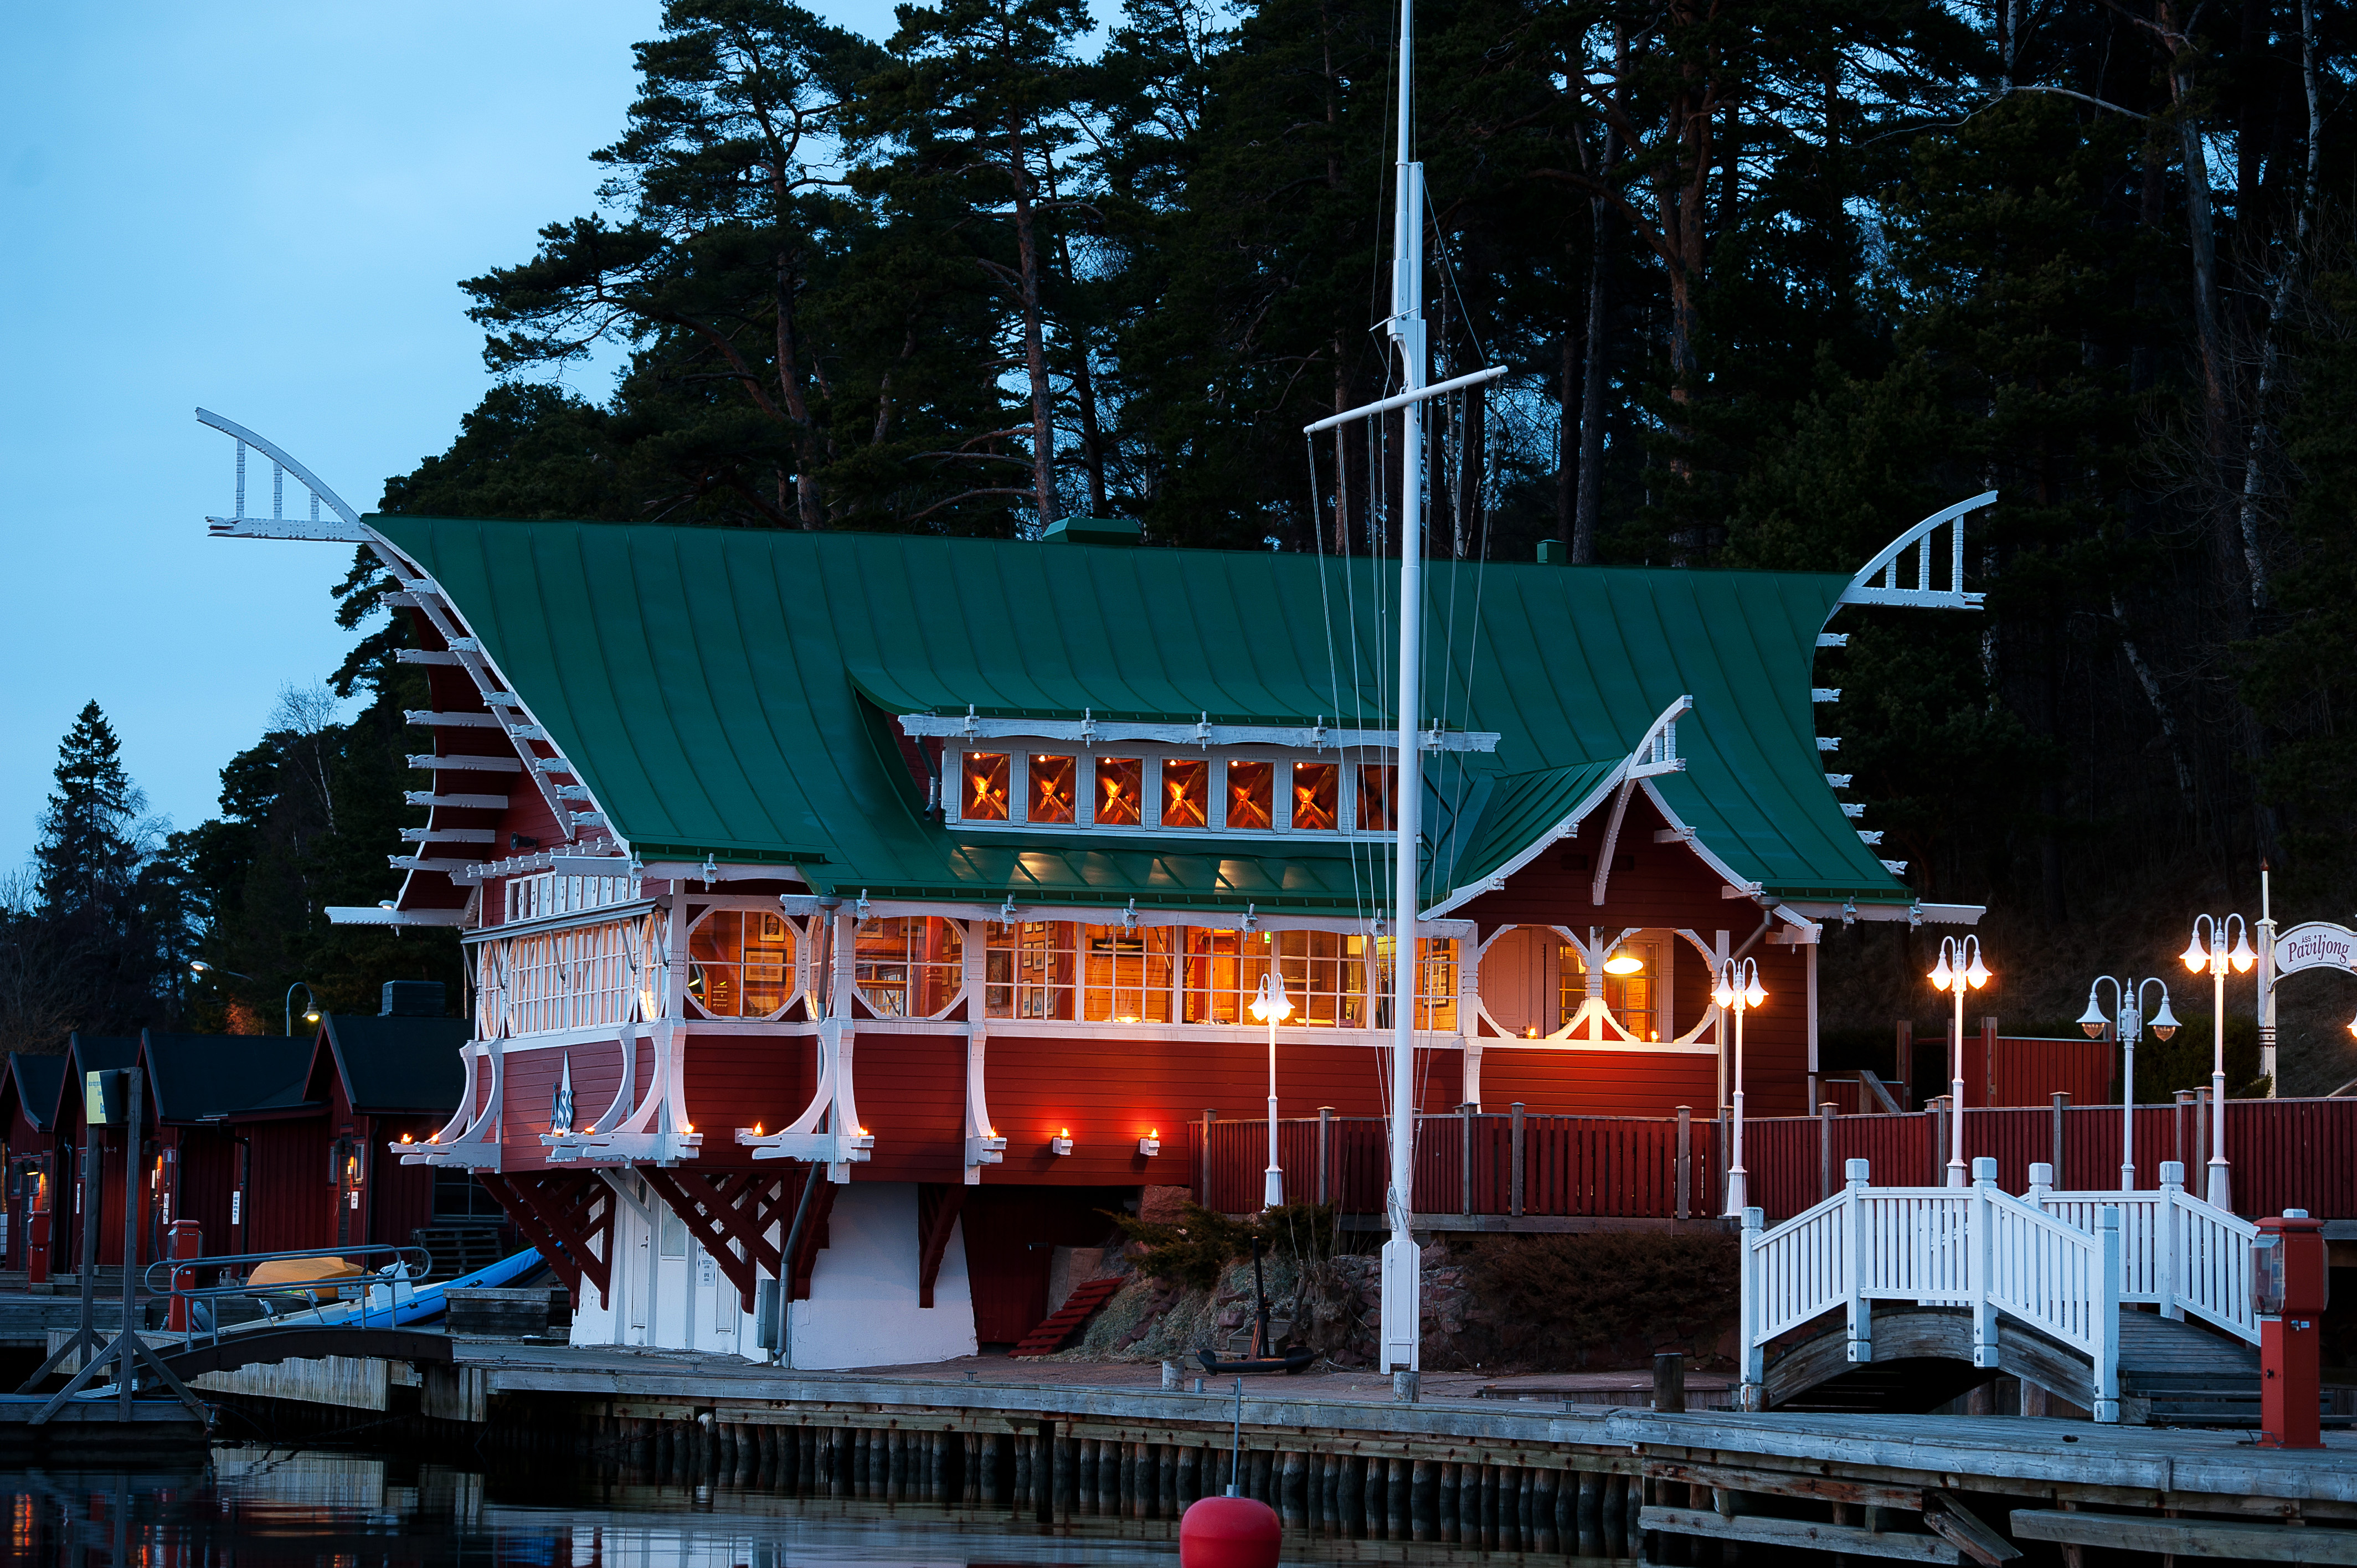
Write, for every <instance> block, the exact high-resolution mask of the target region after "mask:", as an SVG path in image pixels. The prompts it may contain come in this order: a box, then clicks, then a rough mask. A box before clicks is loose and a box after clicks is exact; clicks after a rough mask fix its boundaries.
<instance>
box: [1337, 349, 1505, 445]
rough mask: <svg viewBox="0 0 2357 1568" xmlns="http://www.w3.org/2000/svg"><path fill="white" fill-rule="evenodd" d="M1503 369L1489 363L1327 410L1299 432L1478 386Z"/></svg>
mask: <svg viewBox="0 0 2357 1568" xmlns="http://www.w3.org/2000/svg"><path fill="white" fill-rule="evenodd" d="M1507 373H1508V372H1507V370H1506V367H1505V366H1503V365H1492V366H1491V367H1490V368H1489V369H1488V370H1486V371H1473V372H1472V373H1471V374H1470V375H1463V376H1456V377H1452V378H1451V379H1449V380H1448V381H1435V382H1433V383H1432V385H1430V386H1428V387H1418V388H1416V389H1415V391H1413V392H1397V393H1394V395H1392V396H1390V397H1387V398H1383V399H1381V400H1379V401H1377V402H1374V403H1361V404H1360V405H1359V406H1358V407H1356V408H1352V409H1345V410H1344V411H1343V412H1342V413H1332V414H1328V415H1327V416H1326V417H1325V418H1324V419H1321V420H1318V422H1317V423H1316V424H1305V425H1303V426H1302V427H1301V434H1303V435H1317V434H1318V432H1319V431H1321V430H1331V429H1333V428H1334V427H1335V426H1336V425H1338V424H1349V423H1350V422H1351V421H1352V420H1354V419H1372V417H1374V416H1375V415H1376V414H1379V413H1390V412H1391V411H1392V410H1394V409H1395V408H1405V407H1406V406H1407V405H1408V404H1410V403H1422V402H1424V401H1425V400H1426V399H1427V398H1436V397H1440V396H1443V395H1445V394H1446V393H1448V392H1457V391H1459V390H1461V389H1463V388H1465V387H1470V386H1479V385H1480V384H1481V383H1482V382H1484V381H1496V380H1497V379H1498V378H1499V377H1501V376H1503V375H1505V374H1507Z"/></svg>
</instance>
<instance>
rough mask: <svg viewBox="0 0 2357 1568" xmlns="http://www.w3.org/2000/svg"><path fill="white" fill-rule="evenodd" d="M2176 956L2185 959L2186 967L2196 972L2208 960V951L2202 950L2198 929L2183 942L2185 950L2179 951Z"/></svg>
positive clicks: (2198, 971)
mask: <svg viewBox="0 0 2357 1568" xmlns="http://www.w3.org/2000/svg"><path fill="white" fill-rule="evenodd" d="M2177 956H2178V957H2179V958H2181V959H2183V960H2184V961H2185V967H2186V968H2188V969H2190V970H2191V971H2192V972H2194V973H2196V974H2199V973H2201V966H2202V965H2203V964H2205V963H2208V962H2209V961H2210V955H2209V953H2207V952H2206V951H2204V950H2202V946H2201V932H2199V931H2196V932H2194V933H2193V935H2192V936H2191V937H2190V938H2189V939H2188V940H2187V941H2186V943H2185V950H2184V951H2183V952H2181V953H2179V954H2178V955H2177Z"/></svg>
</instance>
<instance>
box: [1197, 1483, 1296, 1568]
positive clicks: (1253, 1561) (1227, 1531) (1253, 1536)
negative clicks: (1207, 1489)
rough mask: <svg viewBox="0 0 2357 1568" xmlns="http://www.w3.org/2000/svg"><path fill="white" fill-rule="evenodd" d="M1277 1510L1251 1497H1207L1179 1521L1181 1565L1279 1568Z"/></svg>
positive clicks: (1280, 1538)
mask: <svg viewBox="0 0 2357 1568" xmlns="http://www.w3.org/2000/svg"><path fill="white" fill-rule="evenodd" d="M1284 1532H1285V1531H1284V1526H1283V1525H1281V1524H1280V1523H1279V1522H1278V1521H1277V1517H1276V1510H1275V1509H1273V1508H1271V1507H1269V1506H1268V1505H1267V1504H1266V1503H1264V1502H1256V1501H1254V1499H1253V1498H1202V1499H1200V1501H1198V1502H1197V1503H1195V1505H1194V1506H1193V1507H1191V1508H1189V1509H1188V1510H1187V1515H1186V1517H1185V1518H1184V1519H1181V1520H1179V1568H1276V1554H1277V1548H1278V1545H1279V1542H1280V1541H1281V1540H1282V1538H1283V1535H1284Z"/></svg>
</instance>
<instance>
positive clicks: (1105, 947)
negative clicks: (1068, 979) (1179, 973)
mask: <svg viewBox="0 0 2357 1568" xmlns="http://www.w3.org/2000/svg"><path fill="white" fill-rule="evenodd" d="M1081 946H1082V950H1083V952H1084V954H1085V961H1084V963H1083V965H1082V975H1081V1016H1082V1017H1083V1018H1085V1019H1087V1020H1088V1021H1089V1022H1091V1023H1092V1024H1101V1023H1114V1024H1167V1023H1168V1022H1170V928H1168V926H1146V927H1143V928H1141V929H1137V930H1135V931H1125V930H1124V929H1121V928H1120V927H1119V926H1082V928H1081Z"/></svg>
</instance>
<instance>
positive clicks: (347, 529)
mask: <svg viewBox="0 0 2357 1568" xmlns="http://www.w3.org/2000/svg"><path fill="white" fill-rule="evenodd" d="M197 423H198V424H209V425H210V426H212V427H213V428H214V429H215V430H218V431H220V432H221V434H222V435H227V436H229V437H230V438H231V439H232V440H234V441H235V442H236V443H237V504H236V505H235V506H234V507H233V508H232V509H231V511H232V515H231V516H229V517H208V518H206V519H205V521H206V523H207V524H208V525H209V526H210V530H211V532H212V537H214V538H215V539H314V540H322V541H325V542H329V543H335V544H366V543H367V542H369V535H368V532H367V531H366V530H364V529H363V528H361V514H360V513H358V512H356V511H354V510H352V509H351V508H350V507H349V506H347V505H345V504H344V498H343V497H341V496H339V495H338V494H336V492H335V491H333V490H331V489H328V487H327V486H326V485H324V484H322V483H321V482H320V481H319V478H318V477H317V475H315V474H313V473H312V472H311V470H310V469H308V468H307V467H304V466H303V465H302V464H300V463H298V462H296V460H295V459H294V458H293V457H292V456H288V455H287V453H286V452H285V449H284V448H283V447H281V446H278V445H277V444H276V443H275V442H273V441H266V440H264V439H263V438H262V437H261V436H259V435H255V434H254V433H253V431H251V430H248V429H247V428H246V427H245V426H244V425H242V424H237V423H235V422H234V421H231V420H227V419H223V418H222V417H221V415H220V414H218V413H213V412H212V411H210V409H202V408H200V409H199V410H197ZM249 446H251V447H253V448H254V449H255V450H257V451H259V452H260V453H261V454H262V455H263V456H265V457H267V458H269V459H270V515H269V516H268V517H249V516H247V515H246V510H245V449H246V448H247V447H249ZM289 474H292V475H294V476H295V481H296V483H297V484H299V485H301V486H302V487H303V488H304V489H307V490H308V491H309V492H310V493H311V515H310V516H309V517H307V518H301V517H288V516H287V515H286V476H287V475H289ZM323 502H324V503H325V504H326V506H327V508H328V510H329V511H331V512H333V513H334V514H335V515H334V516H333V517H321V516H320V515H319V507H320V505H321V503H323Z"/></svg>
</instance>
